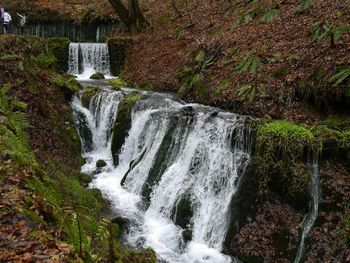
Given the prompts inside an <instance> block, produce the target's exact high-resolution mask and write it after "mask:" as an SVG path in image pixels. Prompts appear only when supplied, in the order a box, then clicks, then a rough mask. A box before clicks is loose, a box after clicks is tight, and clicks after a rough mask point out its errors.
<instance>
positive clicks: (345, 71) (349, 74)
mask: <svg viewBox="0 0 350 263" xmlns="http://www.w3.org/2000/svg"><path fill="white" fill-rule="evenodd" d="M345 81H348V83H347V87H346V91H345V94H346V96H350V67H349V66H343V67H340V68H339V69H338V72H337V73H336V74H335V75H333V76H332V77H331V78H330V79H329V82H331V83H334V85H335V86H337V85H339V84H341V83H343V82H345Z"/></svg>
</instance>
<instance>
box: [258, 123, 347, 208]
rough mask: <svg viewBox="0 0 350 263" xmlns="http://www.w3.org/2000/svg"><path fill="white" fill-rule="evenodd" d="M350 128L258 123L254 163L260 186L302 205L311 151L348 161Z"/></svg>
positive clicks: (297, 204)
mask: <svg viewBox="0 0 350 263" xmlns="http://www.w3.org/2000/svg"><path fill="white" fill-rule="evenodd" d="M348 136H349V131H339V130H335V129H330V128H329V127H327V126H325V125H318V126H314V127H309V126H306V125H298V124H294V123H291V122H287V121H279V120H278V121H269V122H263V123H262V124H260V125H258V126H257V140H256V153H255V154H256V155H255V164H256V171H257V175H258V177H259V182H260V187H261V189H266V187H268V188H270V189H271V190H272V191H273V192H275V193H277V194H279V195H280V196H281V197H283V198H284V199H286V201H287V202H289V203H290V204H292V205H294V206H296V207H299V208H305V209H306V207H305V205H307V202H305V200H306V199H305V198H307V197H308V187H309V185H310V178H311V177H310V174H309V172H308V169H307V167H306V163H307V159H308V157H309V156H310V154H312V153H313V154H315V153H316V154H317V153H319V154H320V156H321V157H322V158H323V159H328V160H332V161H341V162H346V161H347V158H346V156H347V152H348V151H349V150H348V149H349V139H348V138H349V137H348Z"/></svg>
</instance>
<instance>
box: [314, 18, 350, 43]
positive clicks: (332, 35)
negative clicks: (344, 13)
mask: <svg viewBox="0 0 350 263" xmlns="http://www.w3.org/2000/svg"><path fill="white" fill-rule="evenodd" d="M349 29H350V27H349V25H347V24H332V23H331V22H330V19H329V17H326V18H325V19H324V20H323V21H322V22H321V23H316V24H314V25H313V26H312V27H311V36H312V39H313V40H314V41H319V42H320V41H330V46H331V47H332V48H335V42H336V41H338V40H339V39H341V37H342V35H343V34H344V33H345V32H347V31H349Z"/></svg>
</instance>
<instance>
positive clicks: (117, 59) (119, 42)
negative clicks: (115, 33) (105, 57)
mask: <svg viewBox="0 0 350 263" xmlns="http://www.w3.org/2000/svg"><path fill="white" fill-rule="evenodd" d="M107 44H108V49H109V57H110V63H111V72H112V74H113V75H115V76H118V75H119V74H120V73H121V72H122V70H123V68H124V65H125V59H126V56H127V54H128V52H129V50H130V48H131V47H132V44H133V40H132V39H131V38H127V37H118V38H109V39H107Z"/></svg>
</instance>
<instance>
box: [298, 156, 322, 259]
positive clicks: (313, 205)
mask: <svg viewBox="0 0 350 263" xmlns="http://www.w3.org/2000/svg"><path fill="white" fill-rule="evenodd" d="M308 168H309V171H310V173H311V185H310V195H311V202H310V211H309V213H308V214H306V215H305V217H304V219H303V221H302V223H301V227H302V233H301V239H300V245H299V248H298V252H297V255H296V257H295V260H294V263H299V262H300V260H301V258H302V256H303V253H304V248H305V239H306V237H307V236H308V234H309V233H310V230H311V228H312V226H313V225H314V223H315V221H316V218H317V215H318V206H319V202H320V195H321V193H320V181H319V167H318V160H317V157H314V160H313V161H312V162H310V163H308Z"/></svg>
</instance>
